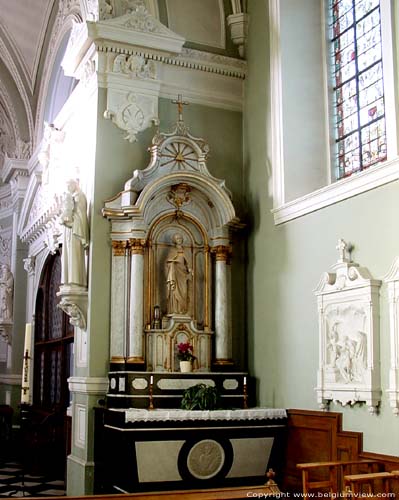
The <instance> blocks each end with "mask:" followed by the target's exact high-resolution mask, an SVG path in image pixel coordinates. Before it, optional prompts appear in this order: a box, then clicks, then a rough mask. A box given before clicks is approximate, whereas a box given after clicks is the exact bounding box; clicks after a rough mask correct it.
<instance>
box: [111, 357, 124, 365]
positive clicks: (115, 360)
mask: <svg viewBox="0 0 399 500" xmlns="http://www.w3.org/2000/svg"><path fill="white" fill-rule="evenodd" d="M124 362H125V358H124V357H123V356H112V358H111V359H110V363H124Z"/></svg>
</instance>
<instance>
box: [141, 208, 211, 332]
mask: <svg viewBox="0 0 399 500" xmlns="http://www.w3.org/2000/svg"><path fill="white" fill-rule="evenodd" d="M178 236H180V237H181V238H182V244H181V246H182V248H183V251H184V256H185V258H186V260H187V265H188V268H189V271H191V272H190V273H189V276H188V277H187V307H186V308H185V309H184V308H183V309H181V310H177V311H172V310H171V308H170V304H168V302H170V297H168V295H170V290H169V287H168V271H169V272H170V270H169V269H168V256H170V255H171V254H173V251H174V249H175V248H176V242H175V239H176V237H178ZM147 248H148V252H147V259H146V260H147V263H146V264H147V265H146V279H145V281H146V282H147V283H150V286H149V287H148V289H147V294H148V295H147V299H146V310H147V315H146V325H151V326H152V325H154V322H155V321H156V319H155V317H154V311H156V309H155V307H156V306H158V307H159V311H160V313H161V315H162V316H166V317H171V316H172V315H173V313H174V314H181V315H183V316H184V315H186V316H188V317H190V318H195V321H196V325H197V328H199V329H200V330H203V329H204V328H208V327H209V326H210V324H211V318H210V301H211V287H210V283H211V272H212V268H211V265H210V251H209V242H208V237H207V234H206V232H205V230H204V228H203V227H202V226H201V225H200V224H199V223H198V222H196V221H195V220H193V219H191V218H189V217H186V216H181V217H178V218H176V216H175V214H173V215H167V216H165V217H163V218H161V219H160V220H158V221H157V222H156V223H154V224H153V226H152V228H151V229H150V232H149V237H148V240H147Z"/></svg>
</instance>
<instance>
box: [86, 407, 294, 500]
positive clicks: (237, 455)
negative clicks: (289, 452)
mask: <svg viewBox="0 0 399 500" xmlns="http://www.w3.org/2000/svg"><path fill="white" fill-rule="evenodd" d="M95 414H96V435H95V489H96V491H95V492H96V493H116V492H127V493H130V492H135V491H154V490H173V489H188V488H215V487H222V486H243V485H248V484H253V485H255V484H262V483H264V482H265V473H266V471H267V469H268V468H269V467H272V468H274V470H276V471H281V470H282V464H283V452H284V441H285V434H286V422H287V415H286V411H285V410H283V409H267V408H252V409H245V410H242V409H238V410H215V411H185V410H176V409H159V410H152V411H150V410H145V409H137V408H126V409H120V408H118V409H111V408H108V409H105V408H96V409H95Z"/></svg>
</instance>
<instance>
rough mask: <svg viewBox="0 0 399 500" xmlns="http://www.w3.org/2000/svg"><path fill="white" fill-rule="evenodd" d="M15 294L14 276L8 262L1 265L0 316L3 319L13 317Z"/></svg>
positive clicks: (6, 319)
mask: <svg viewBox="0 0 399 500" xmlns="http://www.w3.org/2000/svg"><path fill="white" fill-rule="evenodd" d="M13 295H14V277H13V275H12V272H11V271H10V268H9V267H8V265H7V264H2V265H1V267H0V318H1V319H2V320H3V321H9V320H11V319H12V312H13Z"/></svg>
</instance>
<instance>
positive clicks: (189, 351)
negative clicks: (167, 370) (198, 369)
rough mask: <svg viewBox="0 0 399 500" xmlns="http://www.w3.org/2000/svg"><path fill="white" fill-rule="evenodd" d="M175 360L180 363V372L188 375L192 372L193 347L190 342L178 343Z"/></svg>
mask: <svg viewBox="0 0 399 500" xmlns="http://www.w3.org/2000/svg"><path fill="white" fill-rule="evenodd" d="M177 359H178V360H179V361H180V371H181V372H183V373H188V372H191V371H193V361H194V360H195V356H194V354H193V346H192V345H191V344H190V342H180V344H177Z"/></svg>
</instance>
